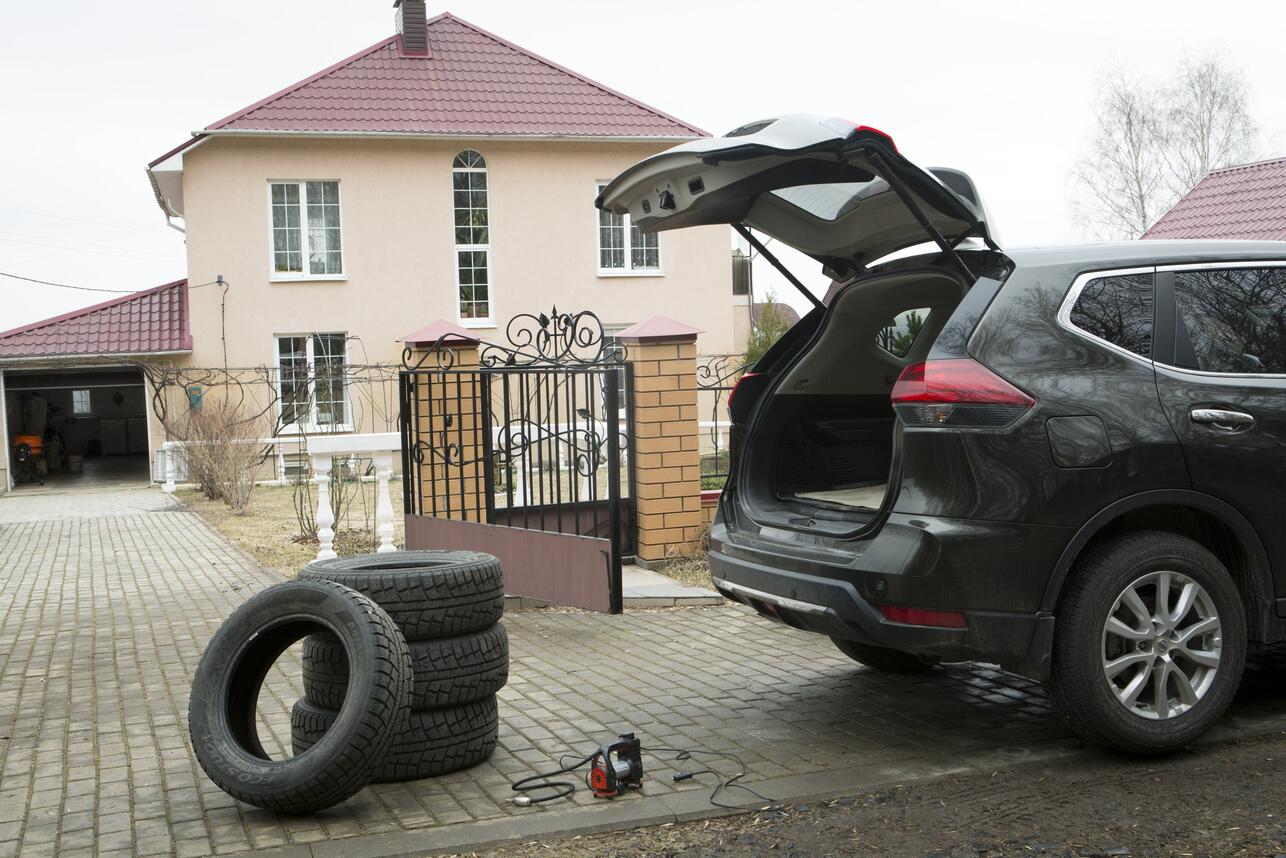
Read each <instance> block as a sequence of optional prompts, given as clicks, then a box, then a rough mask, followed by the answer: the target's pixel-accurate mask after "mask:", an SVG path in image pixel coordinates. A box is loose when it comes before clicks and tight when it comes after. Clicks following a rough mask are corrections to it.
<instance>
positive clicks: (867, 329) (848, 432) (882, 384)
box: [738, 268, 966, 533]
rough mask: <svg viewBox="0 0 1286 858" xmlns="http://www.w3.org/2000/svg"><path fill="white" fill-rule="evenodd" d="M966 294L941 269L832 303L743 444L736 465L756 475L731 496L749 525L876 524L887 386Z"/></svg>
mask: <svg viewBox="0 0 1286 858" xmlns="http://www.w3.org/2000/svg"><path fill="white" fill-rule="evenodd" d="M965 291H966V287H965V286H963V285H962V283H961V281H960V279H959V278H958V277H956V276H954V275H953V274H951V273H947V272H944V271H942V270H940V269H936V268H929V269H913V270H909V271H899V272H890V273H887V274H879V275H875V276H872V277H869V278H867V279H860V280H857V281H856V282H854V283H852V284H850V285H848V286H846V287H845V288H843V289H842V290H840V291H839V293H838V294H837V295H836V296H835V298H834V300H833V303H832V304H831V306H830V307H829V308H828V309H827V312H826V314H825V316H824V317H823V319H822V322H821V325H820V329H819V331H818V332H817V334H816V335H815V336H814V338H813V339H812V341H811V342H810V343H809V344H808V345H806V346H804V347H803V349H802V350H801V352H800V353H799V354H798V355H797V356H796V357H795V359H794V360H793V362H791V363H789V364H788V365H787V366H786V367H785V368H784V369H783V371H782V377H781V378H780V379H779V380H776V382H775V384H774V386H773V387H772V388H770V390H769V391H767V392H766V395H767V396H768V397H769V399H768V400H767V401H765V402H764V403H763V404H762V406H761V407H760V408H759V409H758V411H757V412H756V415H755V418H754V422H753V424H752V425H751V427H750V431H749V432H748V433H747V437H746V444H745V448H744V450H743V457H742V461H743V462H751V463H754V466H753V467H746V468H744V469H743V470H742V473H741V478H740V479H739V481H738V488H739V495H740V497H741V500H742V502H743V503H744V504H746V506H747V507H748V510H749V511H750V513H751V516H752V517H753V518H754V519H755V520H757V521H758V522H760V523H761V524H765V525H784V526H789V527H793V528H800V527H805V528H810V529H811V528H812V527H814V526H816V527H817V528H818V529H819V530H824V531H826V532H830V533H833V532H835V531H836V530H837V529H838V530H844V529H846V528H847V529H855V528H860V527H861V526H862V525H863V524H865V523H866V522H868V521H870V520H871V519H872V518H873V517H874V516H875V514H876V513H877V512H878V511H879V509H880V508H881V506H882V504H884V502H885V499H886V497H887V495H888V493H889V487H890V474H896V466H897V461H896V456H895V449H896V448H897V434H896V433H897V424H896V417H895V415H894V412H893V407H892V405H891V403H890V398H889V397H890V394H891V392H892V390H893V385H894V383H895V382H896V381H897V378H898V376H899V375H900V374H901V372H902V370H903V369H905V368H906V367H907V366H909V365H911V364H915V363H919V362H921V361H923V360H925V358H926V357H927V356H928V353H929V350H930V348H931V347H932V345H933V342H934V341H935V340H936V339H937V338H938V335H939V334H940V333H941V332H942V329H943V326H944V325H945V324H946V323H947V320H948V319H949V318H950V317H951V314H952V312H953V311H954V310H955V308H956V305H957V304H959V302H960V299H961V298H962V296H963V294H964V292H965ZM895 488H896V486H895Z"/></svg>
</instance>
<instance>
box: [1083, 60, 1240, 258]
mask: <svg viewBox="0 0 1286 858" xmlns="http://www.w3.org/2000/svg"><path fill="white" fill-rule="evenodd" d="M1167 81H1168V83H1165V84H1163V85H1161V84H1156V83H1154V82H1151V81H1148V80H1146V79H1140V78H1134V77H1131V76H1130V75H1129V74H1127V73H1125V72H1124V71H1120V70H1118V71H1115V72H1113V73H1111V74H1109V75H1106V76H1104V77H1103V78H1102V79H1101V80H1100V82H1099V85H1098V92H1097V95H1096V103H1095V115H1096V117H1097V121H1096V122H1095V124H1094V132H1093V134H1092V135H1091V137H1090V138H1089V140H1088V141H1087V144H1086V153H1085V155H1084V156H1083V157H1082V158H1081V159H1080V160H1079V161H1077V162H1076V164H1075V165H1074V166H1073V168H1072V171H1071V180H1072V181H1071V188H1072V190H1071V193H1072V201H1071V202H1072V213H1073V217H1074V219H1075V220H1076V222H1077V223H1078V225H1079V226H1080V227H1081V228H1082V229H1084V230H1085V231H1086V232H1087V233H1089V234H1090V235H1092V236H1094V237H1095V238H1099V239H1133V238H1138V237H1139V236H1140V235H1142V234H1143V233H1144V232H1146V231H1147V229H1148V227H1150V226H1152V224H1154V223H1156V221H1157V219H1158V218H1160V217H1161V215H1163V214H1165V213H1166V211H1168V210H1169V209H1170V207H1171V206H1173V205H1174V204H1175V202H1177V201H1178V200H1179V198H1180V197H1182V196H1183V195H1184V194H1186V193H1187V192H1188V191H1190V190H1192V188H1193V187H1194V186H1195V185H1196V184H1197V182H1199V181H1201V179H1203V178H1204V177H1205V176H1206V174H1208V173H1209V172H1210V171H1211V170H1214V169H1218V168H1219V167H1225V166H1228V165H1230V164H1239V163H1244V162H1246V161H1248V160H1252V159H1253V157H1254V153H1255V146H1256V139H1257V137H1258V130H1257V128H1256V127H1255V123H1254V121H1253V120H1252V119H1251V117H1250V112H1249V106H1248V102H1249V88H1248V86H1247V84H1246V79H1245V76H1244V75H1243V74H1242V72H1241V71H1240V70H1238V69H1233V68H1229V67H1228V66H1226V65H1224V64H1222V63H1221V62H1220V61H1219V60H1217V59H1214V58H1204V59H1197V60H1194V59H1185V60H1183V61H1181V62H1180V63H1179V64H1178V66H1177V67H1176V68H1175V70H1174V72H1173V73H1171V74H1170V75H1169V76H1168V77H1167Z"/></svg>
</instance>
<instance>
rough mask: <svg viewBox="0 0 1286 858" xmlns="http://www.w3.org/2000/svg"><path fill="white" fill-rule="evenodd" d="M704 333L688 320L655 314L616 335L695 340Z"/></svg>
mask: <svg viewBox="0 0 1286 858" xmlns="http://www.w3.org/2000/svg"><path fill="white" fill-rule="evenodd" d="M704 333H705V331H703V330H701V329H700V328H694V327H693V326H692V325H689V324H688V323H686V322H680V321H678V320H676V319H671V318H670V317H668V316H653V317H651V318H650V319H644V320H643V321H641V322H639V323H637V324H634V325H630V326H629V327H628V328H626V329H625V330H623V331H617V332H616V336H617V338H618V339H622V340H675V339H693V340H695V339H696V338H697V334H704Z"/></svg>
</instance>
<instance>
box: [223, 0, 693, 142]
mask: <svg viewBox="0 0 1286 858" xmlns="http://www.w3.org/2000/svg"><path fill="white" fill-rule="evenodd" d="M428 34H429V54H430V55H429V56H428V57H421V56H405V55H403V54H402V52H401V50H400V47H401V42H400V37H399V36H393V37H391V38H388V39H385V40H383V41H381V42H378V43H377V44H375V45H372V46H371V47H369V48H367V49H366V50H364V51H361V52H360V53H357V54H354V55H353V56H351V57H349V58H348V59H345V60H341V61H340V62H338V63H336V64H335V65H333V66H331V67H330V68H327V69H323V70H322V71H320V72H318V73H317V74H315V75H312V76H311V77H308V78H306V79H304V80H302V81H300V82H299V83H297V84H294V85H293V86H289V87H286V88H285V89H283V90H282V91H280V92H278V93H275V94H274V95H270V96H268V97H267V98H265V99H264V100H263V101H260V102H257V103H256V104H252V105H250V106H249V107H247V108H245V109H244V110H240V111H238V112H236V113H234V114H232V115H231V116H228V117H225V118H223V119H220V120H219V121H218V122H216V123H214V124H213V125H210V126H209V127H208V128H207V129H206V130H207V131H220V130H255V131H299V132H314V133H316V132H334V131H363V132H390V133H419V134H498V135H505V134H533V135H569V136H590V137H592V136H599V137H603V136H607V137H695V136H703V135H705V132H704V131H702V130H701V129H699V128H697V127H695V126H693V125H689V124H687V123H686V122H683V121H681V120H679V119H676V118H675V117H673V116H670V115H668V114H666V113H662V112H661V111H659V110H656V109H655V108H652V107H648V106H647V105H645V104H643V103H641V102H639V101H635V100H634V99H632V98H630V97H629V96H626V95H622V94H621V93H619V92H616V91H615V90H612V89H609V88H607V87H605V86H603V85H602V84H600V83H596V82H594V81H592V80H590V79H589V78H587V77H583V76H581V75H579V74H577V73H575V72H573V71H571V70H569V69H566V68H564V67H562V66H560V65H558V64H557V63H553V62H551V61H549V60H547V59H544V58H543V57H540V56H538V55H536V54H534V53H532V52H530V51H528V50H526V49H524V48H520V47H518V46H517V45H515V44H513V43H512V42H508V41H506V40H504V39H502V38H500V37H499V36H495V35H493V34H491V33H488V32H487V31H485V30H482V29H480V28H478V27H475V26H474V25H473V24H469V23H467V22H465V21H462V20H460V19H459V18H456V17H454V16H452V15H450V14H442V15H439V16H437V17H436V18H432V19H430V20H429V22H428Z"/></svg>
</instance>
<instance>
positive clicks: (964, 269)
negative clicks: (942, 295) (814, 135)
mask: <svg viewBox="0 0 1286 858" xmlns="http://www.w3.org/2000/svg"><path fill="white" fill-rule="evenodd" d="M866 156H867V157H868V158H870V159H871V160H872V161H874V162H875V166H876V167H878V168H880V178H882V179H884V181H886V182H888V183H889V187H890V188H892V189H893V192H894V193H895V194H897V195H898V196H899V197H900V198H901V199H902V202H903V203H905V204H906V207H907V208H908V209H910V211H911V214H912V215H913V216H914V217H915V220H916V222H917V223H919V224H920V226H921V227H923V228H924V231H925V232H927V233H928V234H929V236H930V237H931V238H932V239H933V241H934V243H935V244H937V245H938V247H940V248H942V252H943V253H945V254H946V255H947V256H948V257H949V258H950V259H951V261H952V262H953V263H955V266H956V268H958V269H959V270H960V273H961V274H963V275H964V277H965V280H966V281H971V280H973V278H974V273H973V272H972V271H970V270H969V266H968V265H965V262H964V260H963V259H961V258H960V254H958V253H956V249H955V246H954V245H952V244H951V243H950V242H948V241H947V239H946V238H945V237H944V236H943V235H942V233H941V232H939V231H938V228H937V227H936V226H934V225H933V223H932V222H931V221H930V220H929V218H928V216H927V215H925V213H924V210H923V209H921V208H920V206H919V204H918V203H917V202H916V201H915V197H914V196H912V195H911V191H910V189H908V188H907V186H906V185H905V184H904V183H903V181H902V178H901V177H900V176H898V175H897V173H895V172H894V171H893V170H891V169H890V168H889V164H888V162H887V161H885V160H884V156H883V155H881V154H880V153H879V152H876V151H874V150H869V151H868V152H867V154H866Z"/></svg>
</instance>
